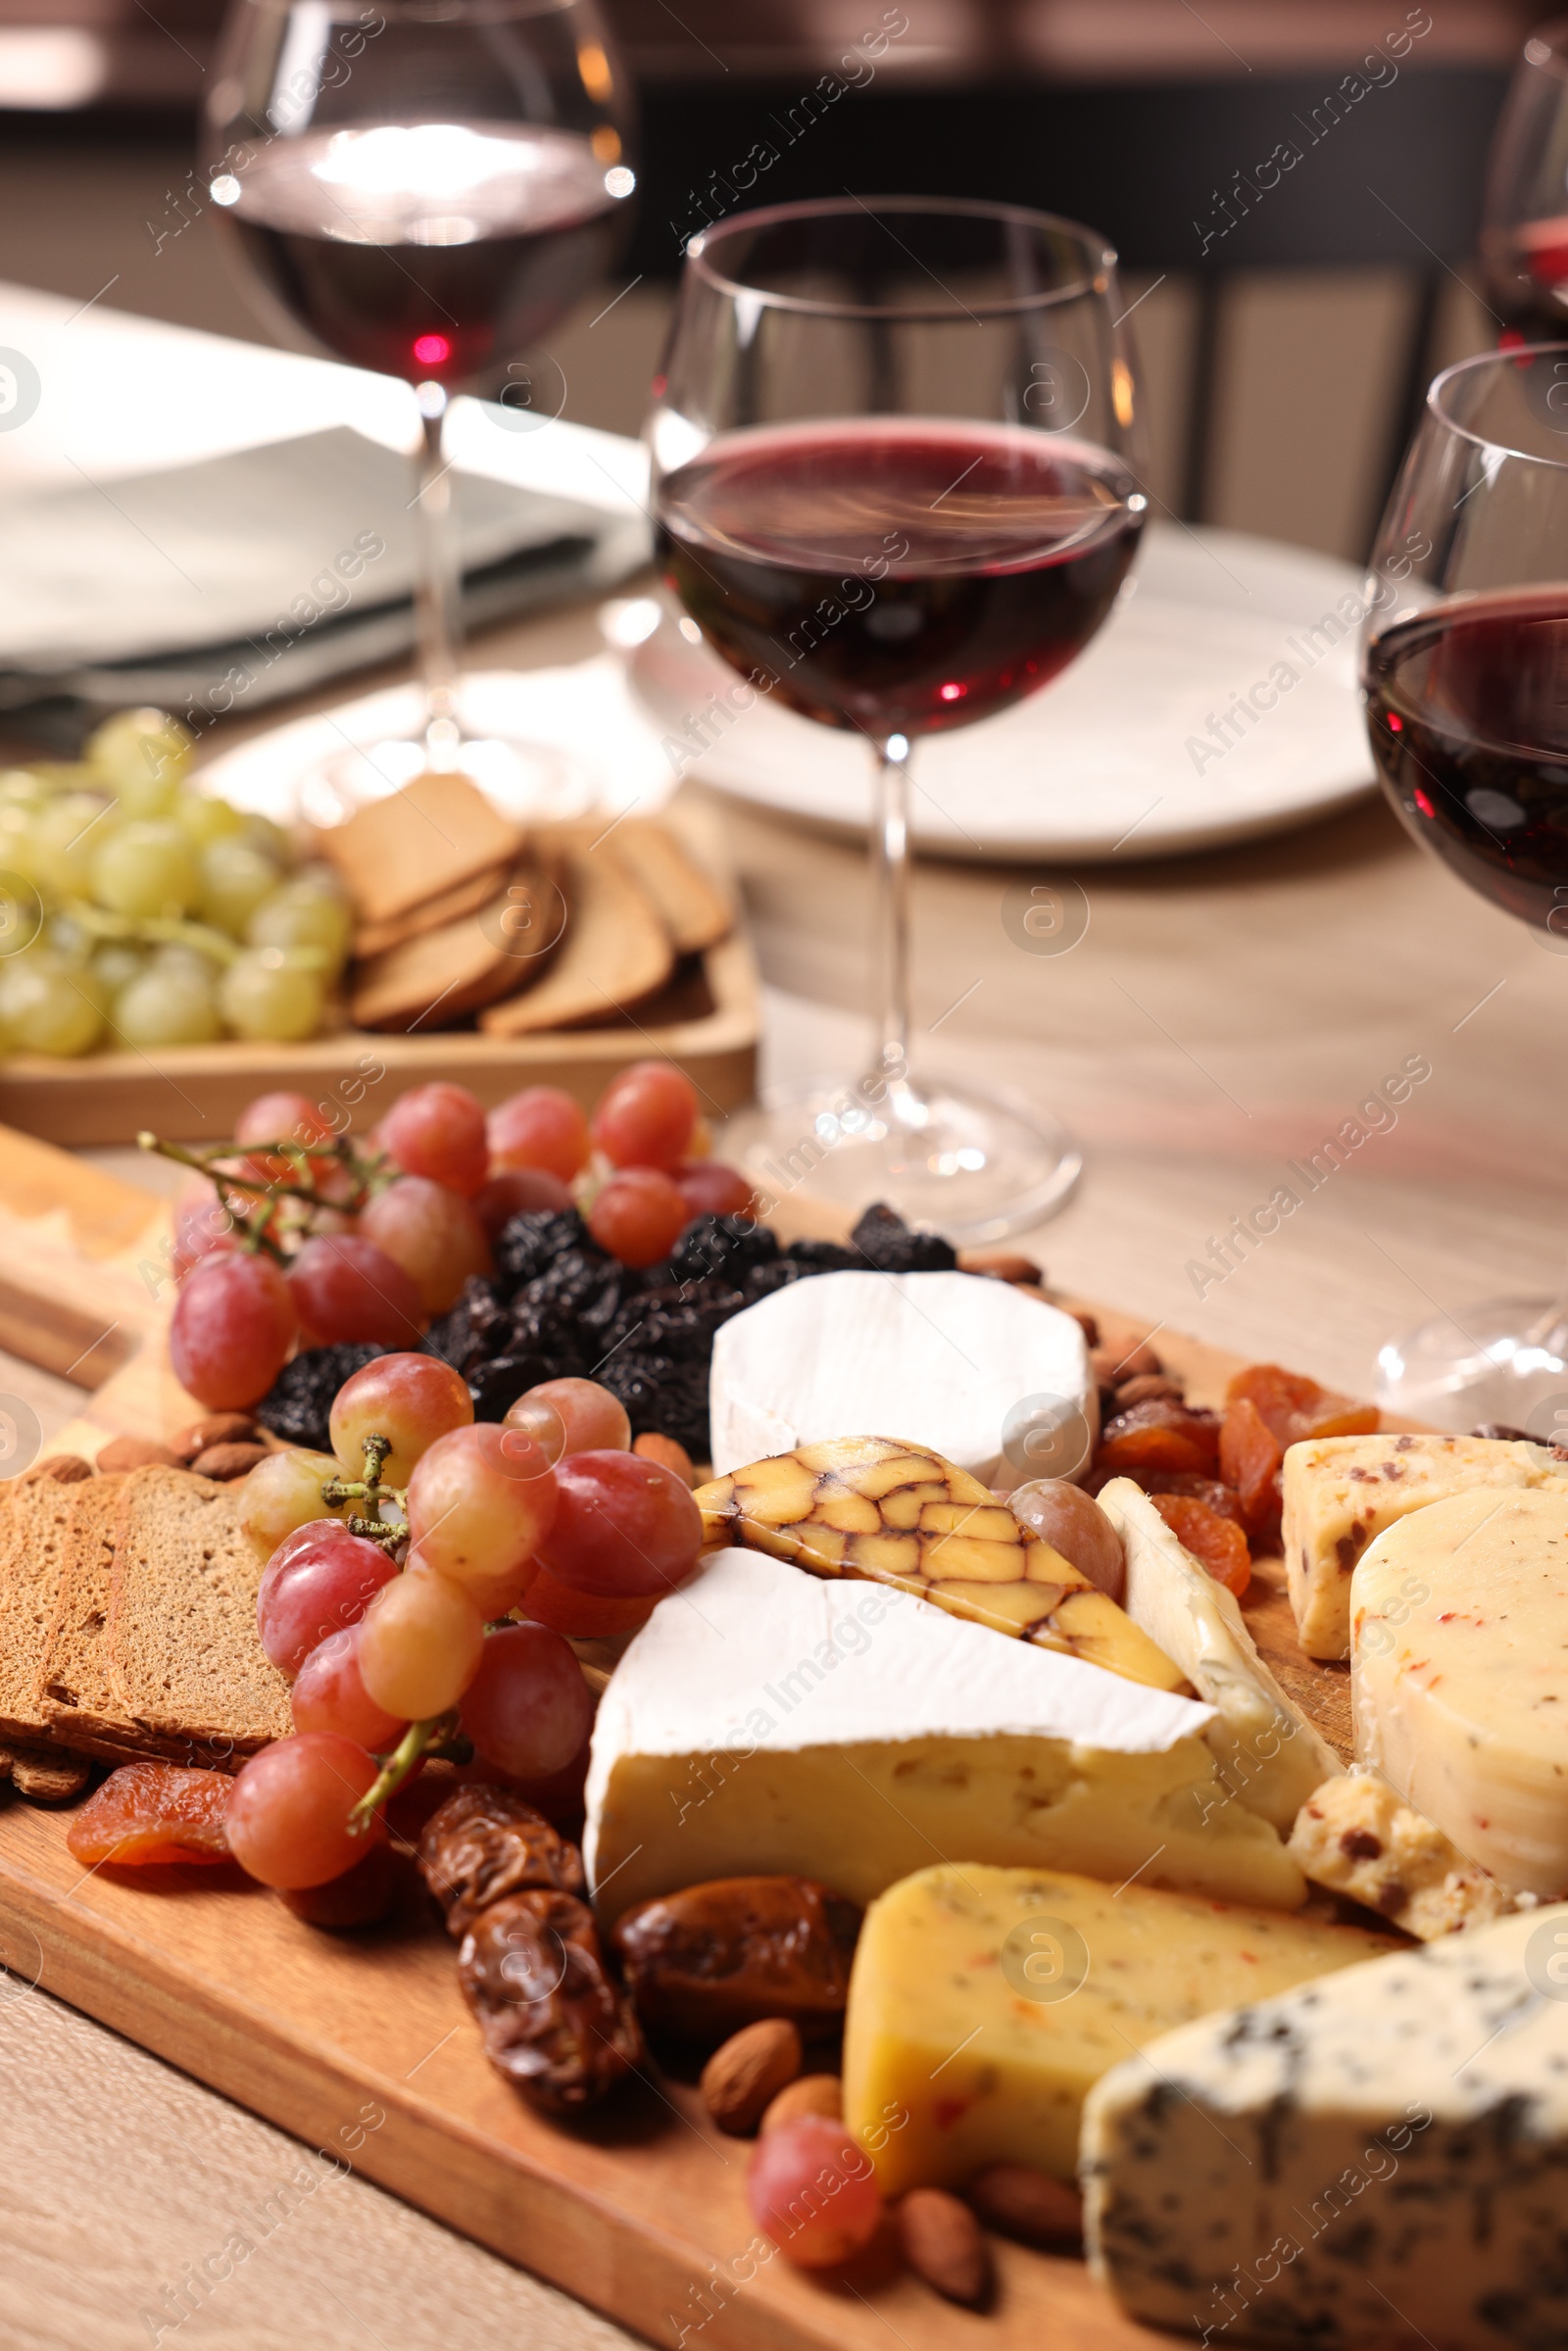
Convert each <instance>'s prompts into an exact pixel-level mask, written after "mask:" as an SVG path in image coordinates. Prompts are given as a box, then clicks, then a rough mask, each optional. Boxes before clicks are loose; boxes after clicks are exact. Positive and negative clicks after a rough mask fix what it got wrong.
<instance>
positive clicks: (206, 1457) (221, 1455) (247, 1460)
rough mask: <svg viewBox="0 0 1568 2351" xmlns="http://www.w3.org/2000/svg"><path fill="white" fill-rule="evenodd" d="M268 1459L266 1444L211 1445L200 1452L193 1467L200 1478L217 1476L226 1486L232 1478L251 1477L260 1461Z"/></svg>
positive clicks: (219, 1481)
mask: <svg viewBox="0 0 1568 2351" xmlns="http://www.w3.org/2000/svg"><path fill="white" fill-rule="evenodd" d="M266 1459H267V1447H266V1445H209V1446H208V1447H207V1449H206V1451H205V1452H201V1453H198V1454H197V1456H196V1458H195V1460H194V1461H193V1462H192V1463H191V1468H192V1469H193V1470H194V1471H195V1472H196V1475H197V1476H198V1477H199V1478H215V1479H216V1480H217V1481H218V1483H219V1485H220V1486H226V1485H227V1484H228V1482H229V1481H230V1479H232V1478H246V1477H249V1475H250V1473H251V1471H252V1470H253V1469H254V1468H255V1467H256V1464H257V1462H258V1461H265V1460H266Z"/></svg>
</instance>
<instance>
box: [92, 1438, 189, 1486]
mask: <svg viewBox="0 0 1568 2351" xmlns="http://www.w3.org/2000/svg"><path fill="white" fill-rule="evenodd" d="M178 1467H179V1456H178V1454H176V1453H174V1452H172V1451H171V1449H170V1447H169V1446H168V1445H156V1444H155V1443H154V1442H153V1440H152V1439H151V1438H150V1437H111V1438H110V1440H109V1443H108V1444H107V1445H104V1446H102V1447H101V1448H100V1450H99V1454H98V1469H99V1473H100V1475H101V1476H103V1477H109V1476H110V1475H112V1473H113V1472H114V1471H116V1470H120V1469H153V1468H158V1469H178Z"/></svg>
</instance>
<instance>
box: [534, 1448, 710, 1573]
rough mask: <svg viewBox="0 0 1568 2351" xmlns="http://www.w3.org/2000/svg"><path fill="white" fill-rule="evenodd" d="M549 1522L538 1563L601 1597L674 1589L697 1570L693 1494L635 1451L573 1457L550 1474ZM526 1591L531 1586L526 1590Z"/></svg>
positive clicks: (699, 1537) (699, 1526) (698, 1516)
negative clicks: (553, 1502)
mask: <svg viewBox="0 0 1568 2351" xmlns="http://www.w3.org/2000/svg"><path fill="white" fill-rule="evenodd" d="M556 1487H557V1490H558V1493H559V1494H560V1501H559V1504H558V1507H557V1510H556V1517H555V1524H554V1525H553V1526H552V1527H551V1529H550V1532H549V1534H548V1535H547V1536H546V1537H545V1539H544V1541H543V1542H542V1543H540V1545H539V1561H540V1565H541V1566H543V1567H547V1568H548V1569H549V1570H550V1572H551V1574H552V1575H553V1576H555V1577H557V1578H558V1579H559V1581H560V1582H561V1583H563V1584H569V1585H570V1586H571V1587H572V1588H573V1590H574V1591H577V1592H597V1593H599V1594H601V1595H602V1596H603V1597H604V1598H606V1599H635V1598H639V1597H641V1598H646V1597H648V1596H649V1595H650V1594H653V1595H656V1596H657V1594H659V1593H660V1592H670V1591H673V1589H674V1587H675V1586H676V1585H677V1584H681V1583H684V1581H685V1579H686V1578H687V1577H688V1576H689V1575H690V1574H691V1572H692V1569H693V1568H694V1567H695V1566H696V1565H697V1555H698V1553H699V1551H700V1550H701V1549H702V1547H703V1514H702V1512H701V1511H700V1510H699V1509H698V1507H697V1504H696V1503H695V1502H694V1501H693V1499H692V1494H691V1489H690V1487H689V1486H687V1485H686V1484H685V1483H684V1482H683V1480H681V1479H680V1478H678V1477H676V1475H675V1473H674V1471H673V1470H670V1469H666V1468H665V1467H664V1465H663V1463H662V1461H649V1460H647V1459H645V1458H644V1457H643V1456H642V1455H641V1454H639V1453H612V1452H596V1453H572V1454H571V1455H569V1456H568V1458H567V1459H565V1460H564V1461H563V1462H562V1463H561V1464H560V1465H559V1467H558V1468H557V1470H556ZM530 1591H531V1587H530Z"/></svg>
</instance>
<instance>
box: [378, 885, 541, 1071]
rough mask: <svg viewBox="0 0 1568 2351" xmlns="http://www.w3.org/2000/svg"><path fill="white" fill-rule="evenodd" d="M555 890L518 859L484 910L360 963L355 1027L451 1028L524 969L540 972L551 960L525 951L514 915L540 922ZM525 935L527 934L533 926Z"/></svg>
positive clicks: (504, 990)
mask: <svg viewBox="0 0 1568 2351" xmlns="http://www.w3.org/2000/svg"><path fill="white" fill-rule="evenodd" d="M550 895H551V894H550V893H548V892H547V890H546V888H545V886H544V883H543V879H542V877H541V876H540V875H538V874H534V873H530V872H529V871H528V869H527V868H526V867H524V866H518V867H517V868H515V870H514V871H511V872H509V874H508V875H507V877H506V881H505V884H504V886H503V888H502V889H501V890H500V891H498V892H495V893H494V894H492V896H491V898H490V900H489V902H488V904H487V905H486V906H484V907H483V908H482V909H481V911H480V912H479V913H477V914H470V915H468V916H467V917H466V919H465V920H464V921H462V922H455V923H449V924H447V925H446V926H445V927H444V928H443V929H441V930H435V931H425V932H423V933H422V934H421V935H420V936H418V937H417V938H413V939H407V940H405V941H404V942H403V944H402V945H401V946H399V947H392V948H388V949H387V951H386V953H385V954H384V955H373V956H371V957H370V958H369V959H368V961H366V962H363V963H359V964H357V965H356V966H355V970H354V974H353V980H352V983H351V988H350V996H349V1009H350V1013H351V1015H352V1017H353V1020H354V1024H355V1026H356V1027H357V1028H362V1029H392V1030H396V1031H397V1032H399V1033H400V1034H402V1035H408V1034H410V1033H411V1032H412V1031H414V1030H417V1029H423V1028H426V1027H431V1028H446V1027H448V1026H450V1024H451V1023H452V1022H453V1021H454V1020H458V1019H461V1018H462V1017H463V1016H464V1014H465V1013H467V1012H474V1011H477V1010H478V1009H479V1007H480V1005H481V1004H494V1003H495V1001H496V999H497V998H498V997H501V996H506V995H508V994H510V993H511V992H512V991H513V990H515V988H516V987H517V985H518V981H519V978H520V977H521V976H522V975H524V974H526V975H527V976H528V977H529V978H532V977H533V976H534V975H535V974H537V973H538V972H540V971H542V970H543V969H544V967H545V963H546V961H547V959H548V958H547V956H546V955H543V954H541V955H530V956H519V955H518V954H517V952H516V946H515V933H514V929H513V928H512V920H513V917H514V916H515V914H516V913H517V912H518V911H519V910H521V911H523V912H525V913H528V914H530V915H532V917H533V923H532V926H531V927H533V928H538V927H539V924H540V922H541V921H542V920H543V919H545V914H544V909H545V908H546V906H547V904H548V902H549V898H550ZM555 903H556V905H557V906H559V903H560V902H559V900H557V901H556V902H555ZM521 935H522V937H523V938H524V940H526V936H527V932H526V930H525V931H524V932H523V933H522V934H521Z"/></svg>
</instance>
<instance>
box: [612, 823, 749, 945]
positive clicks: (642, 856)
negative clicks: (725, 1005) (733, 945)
mask: <svg viewBox="0 0 1568 2351" xmlns="http://www.w3.org/2000/svg"><path fill="white" fill-rule="evenodd" d="M613 838H614V843H615V848H616V851H617V853H618V855H619V857H620V861H621V863H622V865H624V866H625V867H626V869H627V870H628V872H630V873H631V875H632V876H633V878H634V880H636V881H638V882H639V883H641V885H642V887H643V889H644V890H645V891H646V892H647V893H648V896H649V897H650V898H651V899H652V900H653V902H654V904H655V906H657V907H658V908H659V911H660V914H661V915H662V918H663V923H664V928H665V929H666V930H667V931H668V933H669V935H670V939H671V941H672V942H673V944H674V948H675V952H676V954H677V955H701V954H702V952H703V950H704V948H707V947H716V946H717V945H718V942H719V940H720V939H726V938H728V936H729V934H730V932H731V931H732V930H733V929H734V927H735V915H734V911H733V909H732V908H731V906H730V904H729V901H728V900H727V899H726V898H725V896H724V894H723V892H722V891H721V890H720V889H719V888H718V885H717V884H716V883H715V882H714V881H713V880H711V877H710V876H709V875H708V874H706V873H705V872H704V871H703V868H702V867H701V865H699V864H698V863H697V861H696V859H695V858H694V857H692V856H691V855H690V853H689V852H688V850H687V848H686V846H685V844H684V842H682V841H681V840H680V839H679V838H678V837H677V836H676V834H675V833H673V832H672V831H671V830H670V827H669V826H668V825H667V824H660V823H659V822H658V821H657V820H656V819H655V818H653V817H651V816H628V817H626V818H624V819H623V821H622V822H621V823H619V824H617V825H616V827H615V831H614V836H613Z"/></svg>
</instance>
